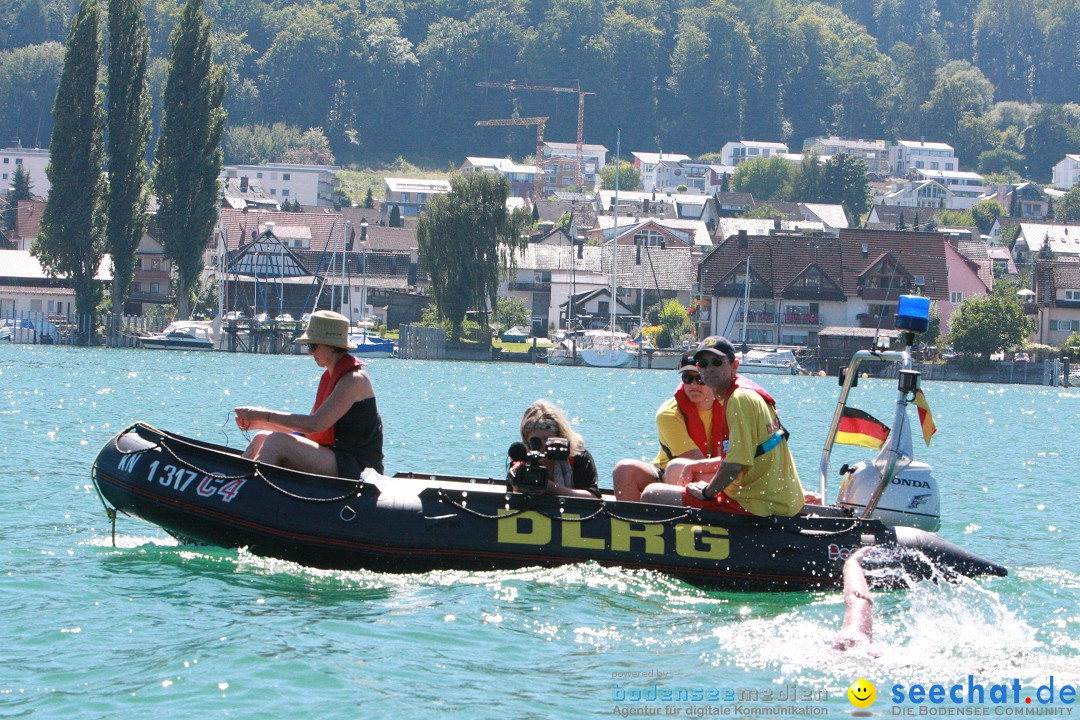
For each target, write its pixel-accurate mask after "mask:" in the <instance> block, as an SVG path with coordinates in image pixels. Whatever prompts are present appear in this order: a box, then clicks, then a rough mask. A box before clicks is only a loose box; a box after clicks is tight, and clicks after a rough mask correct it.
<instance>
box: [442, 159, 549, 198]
mask: <svg viewBox="0 0 1080 720" xmlns="http://www.w3.org/2000/svg"><path fill="white" fill-rule="evenodd" d="M458 170H460V171H461V172H490V173H495V174H497V175H502V176H503V177H505V178H506V179H507V180H509V181H510V195H511V196H512V197H518V198H531V197H532V196H533V189H534V188H535V182H536V166H535V165H518V164H517V163H515V162H514V161H513V160H510V159H508V158H486V157H466V158H465V162H463V163H462V164H461V167H459V168H458Z"/></svg>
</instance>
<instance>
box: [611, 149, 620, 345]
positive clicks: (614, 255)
mask: <svg viewBox="0 0 1080 720" xmlns="http://www.w3.org/2000/svg"><path fill="white" fill-rule="evenodd" d="M621 144H622V128H619V129H618V130H617V131H616V135H615V213H614V215H615V234H614V236H613V237H612V239H611V333H612V335H611V337H612V339H613V340H614V337H615V313H616V303H618V296H617V287H616V273H617V271H618V268H619V150H620V147H621Z"/></svg>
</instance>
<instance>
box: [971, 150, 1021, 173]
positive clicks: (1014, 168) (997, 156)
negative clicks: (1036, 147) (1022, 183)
mask: <svg viewBox="0 0 1080 720" xmlns="http://www.w3.org/2000/svg"><path fill="white" fill-rule="evenodd" d="M1024 163H1025V160H1024V156H1023V155H1021V154H1020V153H1018V152H1014V151H1012V150H1006V149H1005V148H996V149H994V150H984V151H982V152H981V153H979V164H978V166H977V167H978V170H979V172H980V173H982V174H983V175H996V174H1002V175H1010V174H1011V175H1019V174H1020V172H1021V171H1022V170H1023V169H1024Z"/></svg>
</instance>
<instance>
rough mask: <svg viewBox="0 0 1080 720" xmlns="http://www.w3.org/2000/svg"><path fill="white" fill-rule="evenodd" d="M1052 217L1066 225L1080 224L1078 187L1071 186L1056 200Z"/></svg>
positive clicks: (1079, 194) (1079, 187)
mask: <svg viewBox="0 0 1080 720" xmlns="http://www.w3.org/2000/svg"><path fill="white" fill-rule="evenodd" d="M1054 216H1055V217H1056V218H1057V219H1058V220H1060V221H1063V222H1067V223H1074V222H1080V185H1073V186H1072V188H1071V189H1070V190H1069V192H1067V193H1065V194H1064V195H1062V196H1061V197H1060V198H1059V199H1058V201H1057V206H1056V207H1055V208H1054Z"/></svg>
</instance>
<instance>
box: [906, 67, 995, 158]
mask: <svg viewBox="0 0 1080 720" xmlns="http://www.w3.org/2000/svg"><path fill="white" fill-rule="evenodd" d="M993 101H994V86H993V85H991V84H990V81H989V80H987V79H986V78H985V77H984V76H983V74H982V72H980V71H979V68H977V67H975V66H974V65H972V64H971V63H969V62H966V61H963V60H953V61H952V62H950V63H949V64H947V65H945V66H944V67H943V68H941V69H940V70H938V72H937V82H936V83H935V85H934V89H933V90H931V91H930V99H929V100H928V101H927V102H926V104H924V105H923V108H922V111H923V117H925V118H927V121H928V123H927V124H928V129H929V131H930V132H932V133H934V134H935V135H937V136H938V137H942V138H944V139H946V140H948V141H949V142H953V141H955V140H956V138H957V137H958V136H959V133H960V120H961V118H963V117H964V116H965V115H973V116H980V115H983V114H985V113H986V112H987V111H989V110H990V106H991V105H992V104H993Z"/></svg>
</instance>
